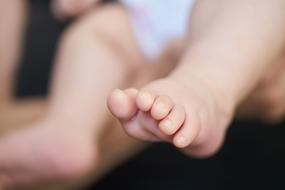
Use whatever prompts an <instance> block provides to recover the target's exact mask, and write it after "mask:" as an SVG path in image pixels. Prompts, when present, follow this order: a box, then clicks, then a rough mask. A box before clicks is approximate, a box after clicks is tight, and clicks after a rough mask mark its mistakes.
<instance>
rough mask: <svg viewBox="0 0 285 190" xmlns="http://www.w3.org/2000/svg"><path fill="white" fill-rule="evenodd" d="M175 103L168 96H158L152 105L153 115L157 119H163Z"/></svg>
mask: <svg viewBox="0 0 285 190" xmlns="http://www.w3.org/2000/svg"><path fill="white" fill-rule="evenodd" d="M173 105H174V104H173V102H172V100H171V99H170V98H169V97H168V96H158V97H156V99H155V101H154V103H153V105H152V108H151V116H152V117H153V118H154V119H156V120H161V119H163V118H165V117H166V116H167V115H168V114H169V112H170V111H171V109H172V108H173Z"/></svg>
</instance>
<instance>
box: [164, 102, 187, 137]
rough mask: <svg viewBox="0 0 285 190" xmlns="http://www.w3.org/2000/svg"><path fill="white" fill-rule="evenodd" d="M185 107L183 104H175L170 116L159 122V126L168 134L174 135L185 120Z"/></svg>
mask: <svg viewBox="0 0 285 190" xmlns="http://www.w3.org/2000/svg"><path fill="white" fill-rule="evenodd" d="M185 115H186V114H185V109H184V107H183V106H180V105H175V106H174V107H173V108H172V110H171V111H170V113H169V114H168V116H167V117H166V118H164V119H163V120H162V121H161V122H160V123H159V128H160V130H161V131H163V132H164V133H165V134H166V135H173V134H175V133H176V132H177V130H178V129H179V128H180V127H181V126H182V125H183V123H184V121H185Z"/></svg>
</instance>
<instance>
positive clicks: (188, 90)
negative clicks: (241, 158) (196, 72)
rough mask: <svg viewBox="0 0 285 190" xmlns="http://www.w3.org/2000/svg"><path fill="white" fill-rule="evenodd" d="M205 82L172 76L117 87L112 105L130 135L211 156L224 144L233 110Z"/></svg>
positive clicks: (198, 154)
mask: <svg viewBox="0 0 285 190" xmlns="http://www.w3.org/2000/svg"><path fill="white" fill-rule="evenodd" d="M186 74H187V73H186ZM201 86H202V87H203V88H201ZM205 86H206V85H203V84H202V83H201V82H200V81H199V80H189V82H188V83H187V82H183V81H181V80H179V79H178V78H176V77H175V76H171V77H168V78H165V79H161V80H157V81H154V82H152V83H150V84H148V85H146V86H145V87H143V88H142V89H141V90H137V89H126V90H123V91H122V90H115V91H113V92H112V94H111V95H110V97H109V101H108V106H109V109H110V111H111V112H112V113H113V115H114V116H116V117H117V118H118V119H119V120H120V121H121V123H122V125H123V127H124V130H125V131H126V132H127V134H129V135H130V136H133V137H136V138H138V139H142V140H147V141H166V142H172V143H173V144H174V145H175V146H176V147H178V148H185V152H186V153H188V154H190V155H192V156H199V157H201V156H202V157H203V156H208V155H212V154H213V153H215V152H216V151H217V150H218V148H219V147H220V146H221V144H222V142H223V138H224V134H225V131H226V128H227V125H228V124H229V122H230V121H231V118H232V112H231V111H227V110H226V109H225V108H224V107H222V105H221V101H220V100H218V99H216V98H215V97H216V96H215V95H214V94H212V92H211V90H210V89H208V88H207V87H205ZM122 108H123V109H122Z"/></svg>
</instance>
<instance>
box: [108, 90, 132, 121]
mask: <svg viewBox="0 0 285 190" xmlns="http://www.w3.org/2000/svg"><path fill="white" fill-rule="evenodd" d="M136 94H137V90H136V89H127V90H125V91H122V90H119V89H117V90H114V91H113V92H112V93H111V95H110V96H109V97H108V103H107V104H108V108H109V110H110V112H111V113H112V114H113V115H114V116H115V117H117V118H118V119H120V120H128V119H131V118H132V117H133V116H134V115H135V113H136V112H137V107H136V104H135V96H136Z"/></svg>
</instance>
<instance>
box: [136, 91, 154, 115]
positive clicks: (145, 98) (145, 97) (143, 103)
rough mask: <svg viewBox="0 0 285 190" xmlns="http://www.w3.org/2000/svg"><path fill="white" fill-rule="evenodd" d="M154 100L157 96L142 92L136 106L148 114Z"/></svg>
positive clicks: (138, 96)
mask: <svg viewBox="0 0 285 190" xmlns="http://www.w3.org/2000/svg"><path fill="white" fill-rule="evenodd" d="M154 100H155V95H154V94H153V93H151V92H149V91H145V90H142V91H140V92H139V93H138V95H137V99H136V104H137V107H138V108H139V109H140V110H141V111H144V112H147V111H149V110H150V109H151V107H152V105H153V103H154Z"/></svg>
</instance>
